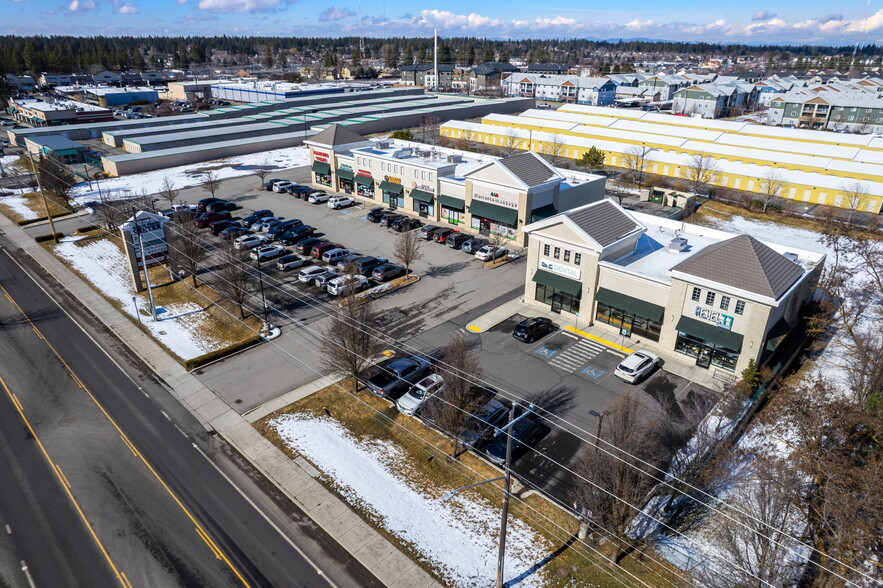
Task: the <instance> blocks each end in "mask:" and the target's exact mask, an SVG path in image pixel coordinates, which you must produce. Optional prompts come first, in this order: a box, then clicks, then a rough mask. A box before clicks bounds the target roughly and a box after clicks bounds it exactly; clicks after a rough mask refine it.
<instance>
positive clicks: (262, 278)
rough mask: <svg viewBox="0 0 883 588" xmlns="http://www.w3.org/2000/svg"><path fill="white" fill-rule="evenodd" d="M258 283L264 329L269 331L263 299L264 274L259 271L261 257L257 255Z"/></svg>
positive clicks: (265, 300)
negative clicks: (262, 308)
mask: <svg viewBox="0 0 883 588" xmlns="http://www.w3.org/2000/svg"><path fill="white" fill-rule="evenodd" d="M257 262H258V283H259V284H260V285H261V305H262V306H263V307H264V328H265V329H267V330H268V331H269V330H270V321H269V320H268V319H267V299H266V298H265V297H264V274H263V272H262V271H261V256H260V255H258V258H257Z"/></svg>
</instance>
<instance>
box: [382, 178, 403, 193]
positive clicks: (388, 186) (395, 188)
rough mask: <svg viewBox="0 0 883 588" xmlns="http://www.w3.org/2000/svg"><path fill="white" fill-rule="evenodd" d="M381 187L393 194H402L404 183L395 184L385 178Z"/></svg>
mask: <svg viewBox="0 0 883 588" xmlns="http://www.w3.org/2000/svg"><path fill="white" fill-rule="evenodd" d="M380 189H381V190H383V191H384V192H391V193H393V194H401V193H402V185H401V184H393V183H392V182H387V181H386V180H383V181H382V182H380Z"/></svg>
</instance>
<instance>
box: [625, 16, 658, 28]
mask: <svg viewBox="0 0 883 588" xmlns="http://www.w3.org/2000/svg"><path fill="white" fill-rule="evenodd" d="M623 26H624V27H625V28H627V29H628V30H630V31H644V30H647V29H649V28H650V27H652V26H653V21H652V20H639V19H637V18H636V19H635V20H633V21H631V22H627V23H625V24H624V25H623Z"/></svg>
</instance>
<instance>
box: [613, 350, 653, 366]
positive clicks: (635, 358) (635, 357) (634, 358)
mask: <svg viewBox="0 0 883 588" xmlns="http://www.w3.org/2000/svg"><path fill="white" fill-rule="evenodd" d="M648 359H653V358H652V357H650V356H649V355H647V354H646V353H642V352H640V351H636V352H634V353H632V354H631V355H629V356H628V357H626V358H625V359H623V360H622V361H621V362H620V363H619V365H621V366H625V367H629V368H635V367H638V366H639V365H641V364H642V363H644V362H645V361H647V360H648Z"/></svg>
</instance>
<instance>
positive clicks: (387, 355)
mask: <svg viewBox="0 0 883 588" xmlns="http://www.w3.org/2000/svg"><path fill="white" fill-rule="evenodd" d="M395 354H396V352H395V351H393V350H392V349H387V350H386V351H383V352H382V353H381V355H385V356H386V357H392V356H393V355H395Z"/></svg>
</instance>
